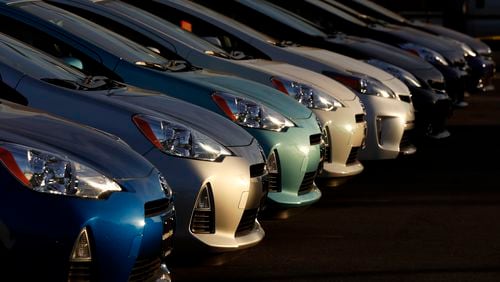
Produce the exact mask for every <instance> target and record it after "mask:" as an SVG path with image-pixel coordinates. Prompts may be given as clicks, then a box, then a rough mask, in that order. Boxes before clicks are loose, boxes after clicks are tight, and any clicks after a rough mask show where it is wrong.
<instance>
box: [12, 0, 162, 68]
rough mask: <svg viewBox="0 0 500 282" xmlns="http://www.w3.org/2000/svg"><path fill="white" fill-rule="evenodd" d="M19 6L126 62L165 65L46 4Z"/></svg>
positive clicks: (151, 54)
mask: <svg viewBox="0 0 500 282" xmlns="http://www.w3.org/2000/svg"><path fill="white" fill-rule="evenodd" d="M18 7H19V8H21V9H22V10H24V11H26V12H28V13H30V14H33V15H35V16H37V17H39V18H41V19H43V20H45V21H48V22H50V23H52V24H54V25H57V26H59V27H61V28H64V29H65V30H66V31H68V32H70V33H72V34H74V35H76V36H78V37H80V38H82V39H84V40H86V41H88V42H90V43H92V44H94V45H96V46H99V47H100V48H102V49H104V50H106V51H108V52H109V53H111V54H114V55H116V56H117V57H120V58H122V59H124V60H127V61H129V62H132V63H144V65H158V66H162V65H166V64H168V60H166V59H165V58H163V57H161V56H160V55H158V54H156V53H154V52H153V51H151V50H149V49H147V48H146V47H143V46H141V45H139V44H136V43H134V42H132V41H130V40H128V39H127V38H125V37H122V36H120V35H118V34H116V33H113V32H111V31H108V30H107V29H105V28H102V27H100V26H98V25H96V24H94V23H92V22H90V21H88V20H86V19H84V18H81V17H79V16H77V15H74V14H71V13H70V12H66V11H64V10H62V9H59V8H57V7H54V6H51V5H49V4H47V3H44V2H28V3H21V4H20V5H19V6H18Z"/></svg>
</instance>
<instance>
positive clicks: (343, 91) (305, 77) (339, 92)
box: [245, 60, 356, 101]
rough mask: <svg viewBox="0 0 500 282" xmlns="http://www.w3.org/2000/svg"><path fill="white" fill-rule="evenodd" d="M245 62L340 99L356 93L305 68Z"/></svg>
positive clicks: (264, 61)
mask: <svg viewBox="0 0 500 282" xmlns="http://www.w3.org/2000/svg"><path fill="white" fill-rule="evenodd" d="M245 64H246V65H248V66H250V67H253V68H257V69H260V70H262V71H267V72H269V71H271V72H272V73H273V76H278V77H282V78H284V79H288V80H293V81H297V82H300V83H303V84H306V85H310V86H313V87H315V88H317V89H319V90H321V91H323V92H325V93H328V94H329V95H332V96H334V97H335V98H337V99H339V100H342V101H353V100H355V99H356V94H354V93H353V92H352V91H351V90H349V89H348V88H347V87H345V86H344V85H342V84H341V83H339V82H337V81H335V80H333V79H331V78H329V77H326V76H324V75H322V74H319V73H317V72H313V71H310V70H308V69H305V68H301V67H297V66H294V65H290V64H287V63H282V62H276V61H269V60H246V61H245Z"/></svg>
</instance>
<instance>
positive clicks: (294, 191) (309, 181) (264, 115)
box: [212, 84, 322, 216]
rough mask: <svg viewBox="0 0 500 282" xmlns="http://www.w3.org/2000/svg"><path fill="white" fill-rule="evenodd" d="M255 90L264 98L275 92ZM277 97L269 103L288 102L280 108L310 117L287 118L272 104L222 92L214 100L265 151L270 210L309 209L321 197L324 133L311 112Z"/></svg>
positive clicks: (280, 96) (262, 87)
mask: <svg viewBox="0 0 500 282" xmlns="http://www.w3.org/2000/svg"><path fill="white" fill-rule="evenodd" d="M242 86H243V87H245V86H244V85H242ZM253 90H255V92H254V93H263V94H264V95H266V93H265V92H269V91H270V90H271V91H274V90H272V89H269V88H268V87H266V86H264V85H260V84H254V85H253ZM264 91H265V92H264ZM277 93H278V94H276V93H273V94H271V95H269V96H272V95H274V96H275V97H268V99H269V98H271V100H275V101H276V100H277V101H279V100H282V99H281V98H286V99H285V100H284V101H283V100H282V101H281V103H279V102H278V103H277V104H278V106H286V105H289V106H290V107H291V109H295V110H299V111H300V112H302V113H301V114H306V115H302V116H300V117H297V116H296V117H295V118H289V117H285V116H284V115H282V114H281V113H279V112H277V111H275V110H274V109H272V108H271V106H270V104H268V103H271V104H272V101H269V102H268V103H266V104H263V103H259V102H256V101H255V100H253V99H252V98H246V97H245V98H243V97H241V96H236V95H234V94H229V93H221V92H215V93H214V94H213V95H212V97H213V98H214V101H215V103H216V104H217V105H218V106H219V107H220V109H221V110H222V112H223V113H224V114H225V115H226V116H227V117H229V118H230V119H231V120H233V121H234V122H236V123H237V124H240V125H241V126H243V127H244V128H245V129H247V131H248V132H249V133H250V134H251V135H252V136H254V137H255V138H256V139H257V140H258V141H259V143H260V145H261V146H262V148H263V150H264V154H265V156H266V158H267V162H266V164H267V170H268V179H267V184H268V199H267V204H266V208H268V207H269V208H278V209H283V210H287V209H290V208H300V207H306V206H309V205H311V204H313V203H315V202H316V201H318V200H319V198H320V197H321V192H320V191H319V189H318V188H317V186H316V184H315V183H314V179H315V178H316V176H317V174H318V172H319V170H320V169H321V165H320V164H321V147H322V145H321V143H322V137H321V131H320V128H319V126H318V122H317V120H316V116H315V115H314V114H313V113H312V112H311V111H308V114H307V113H304V111H303V110H302V109H301V108H302V106H301V105H299V104H296V102H295V101H293V100H289V98H288V97H286V96H284V95H282V94H281V93H279V92H277ZM259 95H260V94H259ZM273 98H274V99H273ZM304 110H306V109H305V108H304ZM289 112H290V111H289ZM284 216H285V215H284Z"/></svg>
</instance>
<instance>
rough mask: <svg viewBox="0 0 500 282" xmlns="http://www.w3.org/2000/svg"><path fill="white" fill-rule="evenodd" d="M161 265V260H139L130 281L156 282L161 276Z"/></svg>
mask: <svg viewBox="0 0 500 282" xmlns="http://www.w3.org/2000/svg"><path fill="white" fill-rule="evenodd" d="M160 264H161V260H160V259H159V258H147V259H137V261H136V262H135V264H134V268H133V269H132V273H131V274H130V277H129V280H128V281H129V282H138V281H155V278H157V277H159V276H160V275H161V274H160V272H161V270H160Z"/></svg>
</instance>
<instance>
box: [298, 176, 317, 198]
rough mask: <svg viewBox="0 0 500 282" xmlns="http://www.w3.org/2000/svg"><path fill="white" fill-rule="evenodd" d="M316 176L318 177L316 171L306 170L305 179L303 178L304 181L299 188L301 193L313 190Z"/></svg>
mask: <svg viewBox="0 0 500 282" xmlns="http://www.w3.org/2000/svg"><path fill="white" fill-rule="evenodd" d="M314 178H316V172H315V171H313V172H306V173H305V175H304V179H302V183H301V184H300V188H299V193H298V194H299V195H303V194H305V193H307V192H309V191H311V190H312V189H313V187H314Z"/></svg>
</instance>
